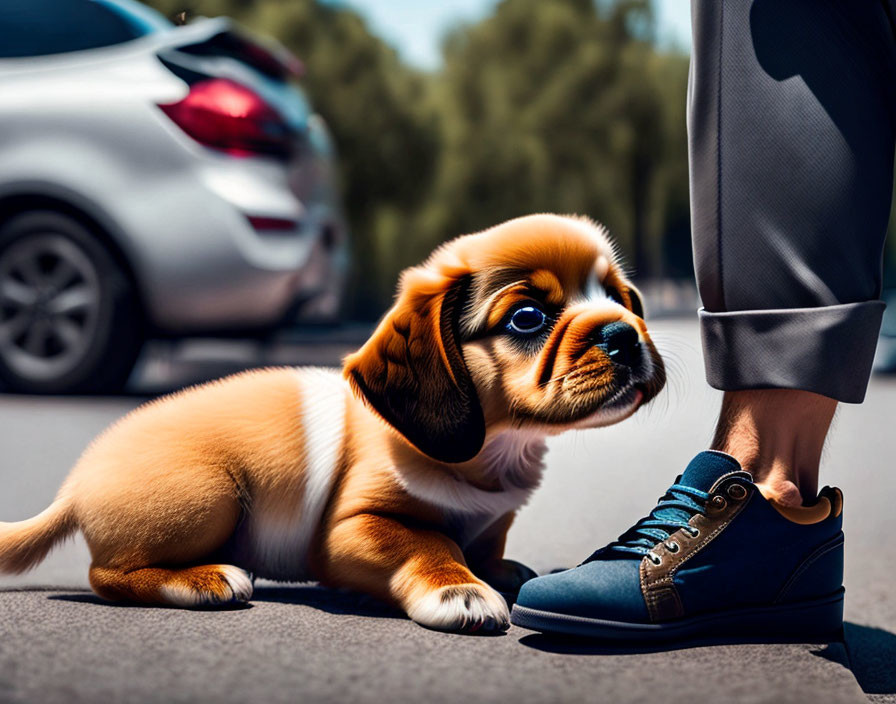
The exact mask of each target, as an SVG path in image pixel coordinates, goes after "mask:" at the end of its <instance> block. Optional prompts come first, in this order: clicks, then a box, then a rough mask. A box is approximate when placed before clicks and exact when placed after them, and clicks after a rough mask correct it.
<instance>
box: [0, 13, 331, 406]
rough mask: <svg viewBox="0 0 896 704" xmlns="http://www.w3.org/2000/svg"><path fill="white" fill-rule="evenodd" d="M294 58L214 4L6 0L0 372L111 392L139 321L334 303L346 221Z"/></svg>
mask: <svg viewBox="0 0 896 704" xmlns="http://www.w3.org/2000/svg"><path fill="white" fill-rule="evenodd" d="M300 69H301V66H300V64H299V63H298V61H297V60H296V59H295V58H294V57H292V56H291V55H289V54H288V53H287V52H286V51H285V50H283V49H282V47H279V46H278V45H275V44H271V43H268V42H265V41H261V40H259V39H257V38H255V37H252V36H251V35H249V34H247V33H246V32H245V31H243V30H242V29H240V28H239V27H237V26H235V25H234V24H233V23H232V22H231V21H229V20H227V19H222V18H217V19H201V20H198V21H196V22H194V23H191V24H190V25H187V26H183V27H176V26H174V25H172V24H171V23H170V22H168V21H167V20H166V19H165V18H164V17H162V16H161V15H159V14H157V13H156V12H154V11H152V10H150V9H149V8H147V7H145V6H143V5H140V4H138V3H136V2H131V1H130V0H3V2H2V3H0V385H2V386H3V387H4V388H6V389H9V390H13V391H21V392H44V393H61V392H96V391H103V390H112V389H115V388H116V387H119V386H121V385H122V384H123V382H124V381H125V380H126V378H127V377H128V374H129V373H130V371H131V369H132V367H133V364H134V361H135V359H136V357H137V354H138V352H139V350H140V347H141V345H142V343H143V341H144V339H145V338H146V337H147V336H195V335H203V334H222V333H227V334H230V333H233V332H246V331H260V330H265V329H270V328H271V327H272V326H276V325H277V324H278V323H280V322H281V321H284V320H290V319H295V318H296V316H299V315H304V316H308V317H315V318H327V317H333V316H334V315H335V314H336V312H337V309H338V306H339V299H340V294H341V291H342V287H343V281H344V279H345V271H346V266H347V254H346V252H347V242H346V228H345V225H344V221H343V218H342V215H341V212H340V208H339V204H338V197H337V195H336V193H337V189H336V187H335V183H334V181H335V179H334V156H333V149H332V146H331V141H330V138H329V136H328V134H327V129H326V127H325V125H324V122H323V120H322V119H321V118H320V117H319V116H318V115H316V114H314V113H313V112H312V110H311V108H310V107H309V105H308V102H307V100H306V98H305V97H304V95H303V94H302V92H301V90H300V89H299V88H298V87H297V86H296V83H295V80H294V79H295V77H296V75H297V74H298V73H299V72H300Z"/></svg>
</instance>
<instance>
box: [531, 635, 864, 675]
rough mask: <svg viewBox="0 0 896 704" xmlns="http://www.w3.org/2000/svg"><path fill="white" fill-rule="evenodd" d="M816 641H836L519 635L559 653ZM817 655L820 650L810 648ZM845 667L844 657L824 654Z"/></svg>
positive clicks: (637, 651)
mask: <svg viewBox="0 0 896 704" xmlns="http://www.w3.org/2000/svg"><path fill="white" fill-rule="evenodd" d="M782 643H786V644H817V645H819V646H821V647H826V646H829V645H831V644H834V643H836V644H837V645H839V642H838V641H833V640H815V641H813V640H809V641H807V640H806V639H805V638H768V637H764V638H763V637H759V636H756V637H749V636H748V637H736V638H722V637H718V638H687V639H682V640H672V641H664V642H662V643H620V642H617V641H603V640H595V639H593V638H577V637H575V636H548V635H544V634H541V633H533V634H532V635H528V636H524V637H522V638H520V644H521V645H525V646H526V647H528V648H534V649H535V650H541V651H543V652H548V653H555V654H559V655H643V654H646V653H664V652H669V651H672V650H688V649H690V648H706V647H710V646H720V645H776V644H782ZM813 652H814V654H816V655H820V654H821V652H819V651H813ZM828 659H829V660H833V661H835V662H840V664H842V665H843V666H844V667H848V663H847V662H846V660H845V658H839V657H836V656H833V657H828Z"/></svg>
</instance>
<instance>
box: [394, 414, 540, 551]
mask: <svg viewBox="0 0 896 704" xmlns="http://www.w3.org/2000/svg"><path fill="white" fill-rule="evenodd" d="M545 449H546V448H545V444H544V438H543V436H542V435H540V434H535V433H528V432H525V431H519V430H508V431H505V432H503V433H501V434H499V435H497V436H496V437H494V438H492V439H491V440H490V441H489V442H488V444H487V445H486V447H485V448H483V450H482V453H481V455H480V458H479V459H480V461H482V462H483V463H484V465H485V467H486V468H487V469H486V473H485V474H486V479H487V480H490V481H494V482H496V483H497V485H498V487H499V489H498V490H496V491H485V490H483V489H480V488H478V487H476V486H473V485H472V484H470V483H468V482H466V481H463V480H461V479H457V478H455V477H454V476H452V475H450V474H448V473H443V472H428V473H426V474H422V473H419V472H414V473H410V472H406V471H402V469H401V468H400V467H399V468H396V474H397V475H398V480H399V482H400V483H401V485H402V487H403V488H404V489H405V491H407V492H408V493H409V494H410V495H411V496H414V497H415V498H418V499H420V500H422V501H426V502H427V503H430V504H433V505H434V506H437V507H438V508H440V509H443V510H444V511H445V516H446V519H447V521H448V523H449V525H450V526H451V527H452V532H453V533H454V534H455V537H456V538H457V541H458V544H459V545H460V547H461V548H464V547H466V545H468V544H470V543H471V542H472V541H473V540H475V539H476V537H477V536H478V535H480V534H481V533H482V531H484V530H485V529H486V528H488V526H490V525H491V524H492V523H494V521H495V520H497V519H498V518H500V517H501V516H503V515H505V514H507V513H510V512H511V511H516V510H517V509H519V508H521V507H522V506H523V505H524V504H525V503H526V502H527V501H528V500H529V496H531V494H532V492H533V491H534V490H535V489H536V488H537V487H538V484H539V483H540V481H541V472H542V468H543V462H542V458H543V456H544V452H545Z"/></svg>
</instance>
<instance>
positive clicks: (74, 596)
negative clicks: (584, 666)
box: [10, 590, 252, 611]
mask: <svg viewBox="0 0 896 704" xmlns="http://www.w3.org/2000/svg"><path fill="white" fill-rule="evenodd" d="M10 591H15V590H10ZM47 599H50V600H52V601H71V602H75V603H78V604H94V605H96V606H103V607H106V608H112V609H164V608H169V607H166V606H163V605H150V606H147V605H146V604H129V603H127V602H123V601H106V600H105V599H101V598H100V597H98V596H97V595H96V594H92V593H90V592H74V593H71V594H51V595H50V596H48V597H47ZM170 608H181V607H170ZM251 608H252V604H215V605H208V606H204V607H196V608H194V609H191V610H192V611H244V610H245V609H251Z"/></svg>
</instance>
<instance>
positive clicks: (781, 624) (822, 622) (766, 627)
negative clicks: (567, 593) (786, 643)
mask: <svg viewBox="0 0 896 704" xmlns="http://www.w3.org/2000/svg"><path fill="white" fill-rule="evenodd" d="M843 594H844V590H843V589H842V588H841V589H840V591H838V592H835V593H834V594H831V595H829V596H826V597H822V598H820V599H813V600H811V601H800V602H793V603H788V604H774V605H771V606H751V607H748V608H742V609H731V610H728V611H715V612H712V613H707V614H700V615H699V616H692V617H690V618H683V619H676V620H674V621H664V622H661V623H630V622H625V621H607V620H603V619H596V618H586V617H584V616H570V615H569V614H561V613H554V612H551V611H539V610H538V609H530V608H528V607H526V606H520V605H519V604H516V605H514V607H513V611H512V612H511V614H510V622H511V623H512V624H513V625H515V626H520V627H522V628H528V629H530V630H533V631H539V632H541V633H561V634H564V635H570V636H579V637H585V638H600V639H602V640H625V641H661V640H676V639H680V638H693V637H701V636H724V637H726V638H727V637H734V636H776V637H786V638H787V639H794V640H797V639H801V638H807V639H811V638H822V637H827V636H836V635H837V634H838V633H841V632H842V629H843Z"/></svg>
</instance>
